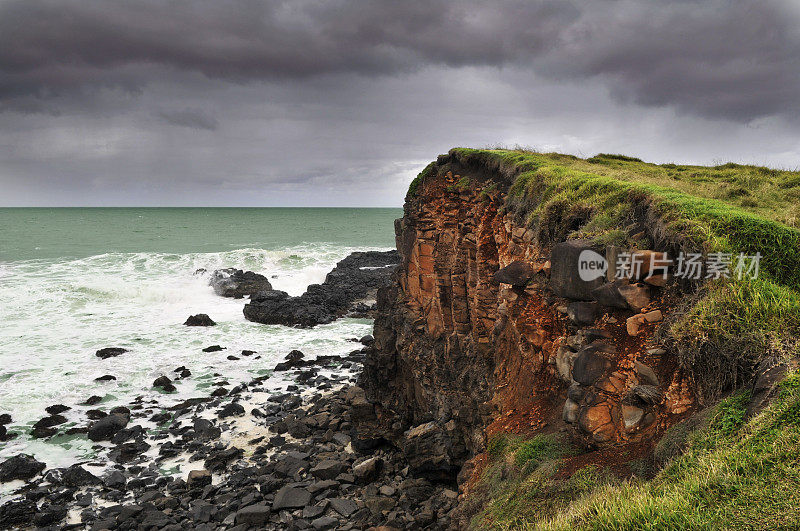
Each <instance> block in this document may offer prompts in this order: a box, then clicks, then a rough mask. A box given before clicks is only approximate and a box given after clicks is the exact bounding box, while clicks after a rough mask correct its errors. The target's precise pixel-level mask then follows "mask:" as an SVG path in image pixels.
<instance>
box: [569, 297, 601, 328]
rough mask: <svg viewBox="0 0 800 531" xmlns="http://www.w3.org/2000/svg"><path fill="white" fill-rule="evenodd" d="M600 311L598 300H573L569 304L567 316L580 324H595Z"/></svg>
mask: <svg viewBox="0 0 800 531" xmlns="http://www.w3.org/2000/svg"><path fill="white" fill-rule="evenodd" d="M599 313H600V308H599V306H598V304H597V303H596V302H571V303H569V304H568V305H567V316H568V317H569V319H570V321H572V322H573V323H574V324H576V325H578V326H589V325H592V324H594V322H595V320H596V319H597V316H598V314H599Z"/></svg>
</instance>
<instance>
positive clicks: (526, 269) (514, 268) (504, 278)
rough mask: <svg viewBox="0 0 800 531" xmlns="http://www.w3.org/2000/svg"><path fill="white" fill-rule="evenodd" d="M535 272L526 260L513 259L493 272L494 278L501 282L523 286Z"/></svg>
mask: <svg viewBox="0 0 800 531" xmlns="http://www.w3.org/2000/svg"><path fill="white" fill-rule="evenodd" d="M535 274H536V271H535V270H534V269H533V267H532V266H531V265H530V264H529V263H528V262H524V261H522V260H514V261H513V262H511V263H510V264H508V265H507V266H506V267H504V268H502V269H500V270H498V271H497V272H496V273H495V274H494V279H495V281H497V282H499V283H501V284H510V285H512V286H514V287H522V288H524V287H525V286H527V285H528V282H530V280H531V279H532V278H533V276H534V275H535Z"/></svg>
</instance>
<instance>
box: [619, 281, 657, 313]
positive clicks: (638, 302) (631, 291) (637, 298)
mask: <svg viewBox="0 0 800 531" xmlns="http://www.w3.org/2000/svg"><path fill="white" fill-rule="evenodd" d="M617 290H618V291H619V294H620V295H621V296H622V298H623V299H625V303H626V304H627V305H628V307H630V309H631V310H633V311H634V312H640V311H642V308H644V307H646V306H647V305H648V304H650V290H649V289H648V288H647V286H645V285H644V284H622V285H620V286H619V287H618V288H617Z"/></svg>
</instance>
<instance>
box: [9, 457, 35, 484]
mask: <svg viewBox="0 0 800 531" xmlns="http://www.w3.org/2000/svg"><path fill="white" fill-rule="evenodd" d="M44 467H45V464H44V463H42V462H40V461H37V460H36V459H34V458H33V457H32V456H30V455H26V454H17V455H15V456H14V457H9V458H8V459H6V460H5V461H3V462H2V463H0V483H5V482H8V481H13V480H15V479H31V478H32V477H33V476H35V475H36V474H38V473H39V472H41V471H42V470H44Z"/></svg>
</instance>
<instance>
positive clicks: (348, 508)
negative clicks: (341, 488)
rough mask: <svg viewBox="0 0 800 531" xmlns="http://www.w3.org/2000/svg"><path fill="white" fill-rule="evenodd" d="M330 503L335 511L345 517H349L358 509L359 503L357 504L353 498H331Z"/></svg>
mask: <svg viewBox="0 0 800 531" xmlns="http://www.w3.org/2000/svg"><path fill="white" fill-rule="evenodd" d="M328 503H329V504H330V506H331V508H332V509H333V510H334V511H336V512H337V513H339V514H340V515H342V516H344V517H345V518H347V517H349V516H350V515H351V514H353V513H354V512H356V511H357V510H358V504H356V502H354V501H353V500H348V499H346V498H331V499H329V500H328Z"/></svg>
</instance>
